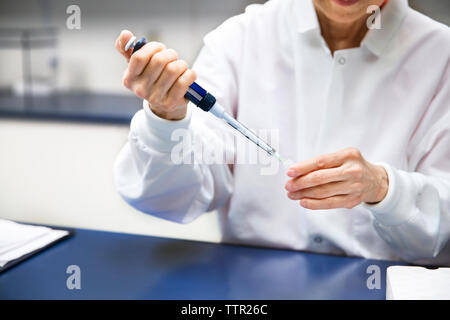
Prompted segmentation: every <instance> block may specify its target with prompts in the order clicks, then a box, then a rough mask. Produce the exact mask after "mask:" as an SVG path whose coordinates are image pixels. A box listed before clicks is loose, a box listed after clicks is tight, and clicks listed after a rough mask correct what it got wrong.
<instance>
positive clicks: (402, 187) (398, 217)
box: [363, 163, 411, 226]
mask: <svg viewBox="0 0 450 320" xmlns="http://www.w3.org/2000/svg"><path fill="white" fill-rule="evenodd" d="M376 164H377V165H379V166H382V167H383V168H384V169H385V170H386V173H387V175H388V180H389V186H388V192H387V194H386V196H385V197H384V199H383V200H382V201H380V202H378V203H376V204H368V203H363V206H364V207H365V208H367V209H369V210H370V211H371V212H372V214H373V216H374V217H375V219H376V221H377V222H378V223H379V224H381V225H384V226H395V225H400V224H402V223H404V222H406V221H407V220H408V219H409V217H410V215H411V212H409V210H407V209H408V206H407V203H405V200H407V199H405V198H409V197H408V196H407V195H408V194H409V193H410V191H411V190H409V188H408V184H407V183H406V181H405V179H404V177H403V176H402V175H401V173H400V172H399V171H398V170H397V169H395V168H392V167H391V166H390V165H388V164H386V163H376Z"/></svg>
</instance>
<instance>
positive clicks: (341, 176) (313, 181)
mask: <svg viewBox="0 0 450 320" xmlns="http://www.w3.org/2000/svg"><path fill="white" fill-rule="evenodd" d="M346 178H347V176H346V173H345V171H344V169H343V167H338V168H332V169H322V170H318V171H313V172H311V173H308V174H306V175H304V176H300V177H298V178H294V179H291V180H289V181H288V182H287V183H286V186H285V188H286V190H288V191H289V192H295V191H300V190H303V189H307V188H312V187H315V186H319V185H323V184H327V183H330V182H336V181H344V180H345V179H346Z"/></svg>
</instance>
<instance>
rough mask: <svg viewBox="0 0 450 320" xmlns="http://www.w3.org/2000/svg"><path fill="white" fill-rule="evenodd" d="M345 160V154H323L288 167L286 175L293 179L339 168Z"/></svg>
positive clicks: (339, 152) (340, 152)
mask: <svg viewBox="0 0 450 320" xmlns="http://www.w3.org/2000/svg"><path fill="white" fill-rule="evenodd" d="M344 160H345V152H343V151H338V152H335V153H330V154H324V155H320V156H318V157H314V158H312V159H309V160H306V161H302V162H299V163H296V164H294V165H292V166H291V167H289V169H288V171H287V175H288V176H289V177H292V178H295V177H298V176H302V175H304V174H307V173H308V172H312V171H315V170H319V169H326V168H334V167H338V166H340V165H341V164H342V163H343V162H344Z"/></svg>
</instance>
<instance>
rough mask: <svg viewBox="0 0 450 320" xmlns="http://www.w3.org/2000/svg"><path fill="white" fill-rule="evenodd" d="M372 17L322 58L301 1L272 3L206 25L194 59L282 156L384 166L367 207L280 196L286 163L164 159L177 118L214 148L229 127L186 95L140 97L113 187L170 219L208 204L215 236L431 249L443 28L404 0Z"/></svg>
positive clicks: (384, 252)
mask: <svg viewBox="0 0 450 320" xmlns="http://www.w3.org/2000/svg"><path fill="white" fill-rule="evenodd" d="M381 19H382V20H381V23H382V24H381V26H382V29H374V30H370V31H369V32H368V34H367V36H366V37H365V39H364V40H363V42H362V44H361V47H359V48H353V49H347V50H339V51H336V52H335V54H334V56H332V55H331V53H330V50H329V49H328V47H327V46H326V44H325V42H324V40H323V38H322V37H321V35H320V28H319V24H318V20H317V16H316V14H315V11H314V8H313V6H312V2H311V0H307V1H303V0H302V1H299V0H298V1H295V0H272V1H269V2H267V3H266V4H264V5H253V6H250V7H249V8H248V9H247V10H246V12H245V14H242V15H239V16H236V17H233V18H231V19H229V20H227V21H226V22H225V23H223V24H222V25H221V26H220V27H218V28H217V29H216V30H214V31H212V32H211V33H209V34H208V35H207V36H206V37H205V46H204V48H203V49H202V51H201V53H200V55H199V57H198V59H197V61H196V63H195V65H194V67H193V68H194V70H195V71H196V72H197V74H198V79H199V80H198V82H199V84H201V85H202V86H204V87H205V88H206V89H208V90H209V91H210V92H211V93H213V94H214V95H215V96H216V98H217V100H218V101H219V102H220V104H221V105H222V106H224V107H225V108H226V110H227V111H228V112H230V113H232V114H233V115H234V116H235V117H236V118H237V119H238V120H240V121H241V122H242V123H244V124H246V125H247V126H248V127H250V128H252V129H254V130H258V129H267V130H269V131H270V130H274V131H273V132H275V133H276V135H275V138H274V139H273V140H274V141H272V143H273V144H274V145H275V147H277V149H278V150H279V151H280V153H281V154H283V155H284V156H287V157H289V158H291V159H293V160H295V161H302V160H306V159H308V158H311V157H313V156H317V155H320V154H324V153H330V152H335V151H338V150H341V149H343V148H346V147H355V148H358V149H359V150H360V151H361V152H362V154H363V156H364V157H365V158H366V160H368V161H370V162H372V163H379V164H381V165H383V166H384V167H385V168H386V170H387V172H388V176H389V191H388V194H387V196H386V198H385V199H384V200H383V201H382V202H380V203H379V204H377V205H372V206H369V205H366V204H361V205H359V206H357V207H355V208H353V209H336V210H320V211H310V210H307V209H304V208H302V207H301V206H300V205H299V203H298V201H292V200H289V199H288V198H287V196H286V191H285V190H284V185H285V182H286V181H287V176H286V173H285V171H286V170H285V168H283V167H282V166H280V167H279V168H277V170H275V174H273V172H272V173H271V174H262V169H264V168H266V169H267V168H268V167H270V166H272V165H274V164H273V163H272V162H264V164H261V162H262V161H260V162H259V163H257V164H251V163H250V164H249V163H247V164H245V163H244V164H242V163H239V164H231V165H228V164H212V165H210V164H205V163H198V164H175V163H174V162H173V161H172V158H171V150H173V148H174V147H177V146H178V147H179V146H180V143H179V142H180V141H179V140H176V141H174V140H173V137H172V133H173V132H174V131H176V130H175V129H179V128H184V129H186V130H187V132H188V133H189V135H192V136H193V137H194V138H193V139H194V141H195V143H197V144H198V143H200V144H203V145H205V146H208V147H211V146H212V145H213V146H214V148H216V149H220V148H222V147H224V146H223V145H221V144H220V143H217V141H219V140H220V139H219V136H220V135H221V134H224V135H231V134H232V133H231V132H230V130H229V129H228V128H227V127H226V126H225V124H223V123H222V122H221V121H219V120H218V119H216V118H214V117H213V116H212V115H211V114H209V113H205V112H203V111H201V110H200V109H198V108H196V107H195V106H191V105H190V106H189V108H188V114H187V116H186V117H185V118H184V119H183V120H180V121H167V120H164V119H161V118H158V117H157V116H156V115H154V114H153V113H152V112H151V110H150V109H149V108H148V105H147V104H146V103H145V102H144V108H143V110H141V111H139V112H137V113H136V115H135V116H134V118H133V120H132V122H131V128H130V134H129V141H128V143H127V144H126V145H125V146H124V148H123V150H122V151H121V152H120V154H119V156H118V158H117V161H116V164H115V181H116V186H117V190H118V191H119V193H120V194H121V195H122V197H123V198H124V199H125V200H126V201H127V202H128V203H130V204H131V205H132V206H134V207H135V208H137V209H139V210H141V211H143V212H145V213H148V214H152V215H154V216H157V217H160V218H163V219H168V220H172V221H176V222H180V223H189V222H190V221H192V220H194V219H195V218H197V217H199V216H200V215H202V214H203V213H205V212H207V211H210V210H214V209H217V210H218V211H219V214H220V216H221V221H222V227H223V241H224V242H229V243H242V244H251V245H258V246H269V247H278V248H289V249H294V250H308V251H314V252H324V253H331V254H346V255H352V256H361V257H366V258H374V259H391V260H397V259H404V260H407V261H421V260H422V259H432V258H433V257H436V256H437V255H438V254H439V252H440V251H441V249H442V248H443V246H444V245H445V244H446V242H447V240H448V238H449V234H450V79H449V73H450V67H449V57H450V31H449V28H448V27H447V26H444V25H442V24H439V23H437V22H435V21H433V20H431V19H429V18H427V17H425V16H423V15H421V14H420V13H418V12H416V11H414V10H412V9H411V8H409V7H408V5H407V1H406V0H392V1H390V2H389V3H388V4H387V5H386V7H385V8H384V9H383V10H382V12H381ZM219 133H220V134H219ZM239 139H244V140H245V138H239ZM192 144H194V142H193V143H192ZM248 148H255V149H256V147H255V146H249V147H248ZM193 150H195V148H194V147H191V145H189V144H187V145H184V151H185V152H186V153H187V154H190V153H191V152H194V151H193ZM231 152H232V157H235V158H236V157H237V156H239V155H237V154H236V153H238V152H239V150H238V151H236V150H234V151H233V150H232V151H231ZM233 152H234V153H233ZM260 156H261V154H260ZM262 156H264V155H262ZM272 161H273V160H272ZM271 168H272V169H273V167H271ZM272 171H273V170H272ZM431 261H432V262H433V260H431ZM440 263H442V262H440ZM444 263H449V264H450V260H446V261H444Z"/></svg>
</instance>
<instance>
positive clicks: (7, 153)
mask: <svg viewBox="0 0 450 320" xmlns="http://www.w3.org/2000/svg"><path fill="white" fill-rule="evenodd" d="M127 133H128V127H127V126H122V125H104V126H103V125H93V124H79V123H62V122H42V121H39V122H36V121H26V120H7V119H0V155H1V156H0V218H6V219H12V220H18V221H23V222H31V223H43V224H51V225H58V226H68V227H80V228H87V229H98V230H109V231H118V232H126V233H137V234H145V235H155V236H163V237H171V238H184V239H191V240H200V241H211V242H218V241H220V232H219V226H218V220H217V215H216V214H215V213H208V214H204V215H203V216H202V217H200V218H199V219H198V220H196V221H195V222H193V223H191V224H188V225H179V224H176V223H172V222H168V221H164V220H162V219H158V218H154V217H152V216H149V215H147V214H143V213H140V212H138V211H136V210H134V209H133V208H131V207H130V206H128V204H126V203H125V202H124V201H123V200H122V199H121V198H120V196H119V195H118V194H117V193H116V191H115V190H114V187H113V175H112V167H113V162H114V159H115V157H116V155H117V153H118V152H119V150H120V148H121V147H122V146H123V144H124V143H125V141H126V136H127Z"/></svg>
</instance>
